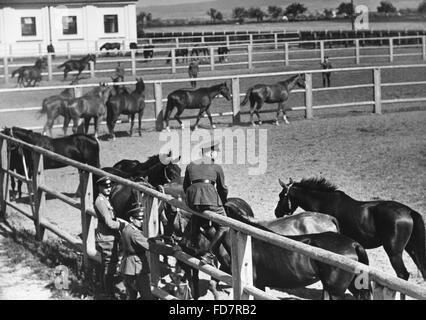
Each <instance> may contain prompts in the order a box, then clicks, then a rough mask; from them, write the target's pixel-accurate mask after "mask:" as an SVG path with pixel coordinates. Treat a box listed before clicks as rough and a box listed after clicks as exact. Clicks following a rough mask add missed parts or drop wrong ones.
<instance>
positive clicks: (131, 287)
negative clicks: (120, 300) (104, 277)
mask: <svg viewBox="0 0 426 320" xmlns="http://www.w3.org/2000/svg"><path fill="white" fill-rule="evenodd" d="M144 211H145V210H144V207H138V208H134V209H132V210H130V211H129V212H128V213H127V215H128V217H129V220H130V223H129V224H128V225H126V226H125V227H124V229H123V232H122V236H121V245H122V249H123V259H122V260H121V265H120V273H121V275H122V277H123V282H124V286H125V287H126V292H127V299H128V300H136V298H137V296H138V293H139V295H140V298H141V299H143V300H152V299H153V295H152V293H151V284H150V279H149V273H150V269H149V264H148V259H147V256H146V248H149V249H150V250H151V251H153V252H155V253H158V254H162V255H173V253H174V252H176V251H178V250H180V247H179V246H174V247H169V246H166V245H161V244H160V243H155V246H152V245H151V243H150V242H149V240H150V239H147V238H146V237H145V236H144V235H143V233H142V226H143V219H144Z"/></svg>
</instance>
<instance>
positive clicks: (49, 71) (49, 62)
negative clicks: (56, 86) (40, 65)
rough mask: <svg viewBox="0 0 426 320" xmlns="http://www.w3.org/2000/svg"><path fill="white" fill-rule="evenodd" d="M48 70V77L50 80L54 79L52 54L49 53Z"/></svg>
mask: <svg viewBox="0 0 426 320" xmlns="http://www.w3.org/2000/svg"><path fill="white" fill-rule="evenodd" d="M47 72H48V74H49V75H48V79H49V81H52V79H53V73H52V54H51V53H48V54H47Z"/></svg>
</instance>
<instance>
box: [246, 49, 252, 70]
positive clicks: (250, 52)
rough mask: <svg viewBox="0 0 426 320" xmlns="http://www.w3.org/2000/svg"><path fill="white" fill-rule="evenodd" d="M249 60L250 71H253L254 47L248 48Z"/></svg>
mask: <svg viewBox="0 0 426 320" xmlns="http://www.w3.org/2000/svg"><path fill="white" fill-rule="evenodd" d="M247 60H248V68H249V70H252V69H253V46H252V45H250V44H249V45H248V46H247Z"/></svg>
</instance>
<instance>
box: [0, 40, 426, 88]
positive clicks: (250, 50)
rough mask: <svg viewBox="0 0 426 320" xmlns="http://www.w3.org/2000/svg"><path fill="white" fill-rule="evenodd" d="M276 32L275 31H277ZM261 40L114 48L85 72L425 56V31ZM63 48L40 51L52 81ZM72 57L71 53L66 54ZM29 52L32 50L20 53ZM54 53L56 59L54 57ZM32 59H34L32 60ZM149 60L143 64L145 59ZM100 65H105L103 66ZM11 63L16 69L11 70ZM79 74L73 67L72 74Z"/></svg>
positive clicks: (5, 66)
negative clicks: (193, 63)
mask: <svg viewBox="0 0 426 320" xmlns="http://www.w3.org/2000/svg"><path fill="white" fill-rule="evenodd" d="M275 35H277V34H275ZM263 41H264V42H263V43H256V41H255V40H253V39H251V40H250V41H249V43H248V44H229V45H228V47H229V48H230V50H231V52H230V53H229V54H227V55H226V57H225V56H223V57H220V56H219V54H218V53H217V49H218V48H219V47H220V46H221V45H220V44H213V45H211V44H208V43H201V44H200V43H185V46H181V47H169V48H155V49H153V52H154V57H153V58H152V59H150V58H144V57H140V55H141V54H143V49H142V50H139V49H132V50H118V51H117V50H116V51H115V53H114V54H116V55H117V56H116V57H108V58H102V59H97V62H96V64H95V63H93V62H92V61H91V62H90V64H89V68H88V70H85V71H83V74H85V75H89V76H90V77H92V78H93V77H106V76H108V75H111V74H112V73H113V72H114V71H115V67H116V64H117V63H118V62H120V63H122V64H123V67H124V69H125V72H126V74H127V75H131V76H132V77H134V76H136V75H137V73H138V72H143V73H144V74H150V73H152V74H156V73H158V72H161V73H164V72H169V73H171V74H175V73H179V72H186V71H187V68H188V66H187V63H188V62H189V61H190V60H191V59H192V58H199V59H200V60H201V63H200V68H201V70H203V69H204V70H210V71H214V70H226V69H229V68H238V69H244V68H246V69H249V70H253V69H254V68H256V67H263V66H265V65H270V64H271V63H277V64H281V65H282V66H285V67H288V66H290V65H300V64H302V63H304V64H306V63H308V64H312V63H317V64H319V63H320V62H321V61H323V60H324V57H326V56H329V58H330V61H335V62H339V63H341V62H343V63H351V64H356V65H358V64H360V63H364V62H371V61H380V62H390V63H393V62H395V61H396V60H398V61H399V62H401V61H402V60H404V61H409V62H415V61H426V36H424V35H421V36H401V37H391V38H368V39H359V38H348V39H345V40H341V39H337V40H336V39H334V40H312V41H287V40H285V41H284V40H282V39H280V38H279V37H278V36H276V37H274V38H273V39H272V40H271V39H269V40H268V39H266V40H263ZM197 46H198V48H202V47H204V48H206V49H207V51H208V55H202V56H198V55H197V56H195V55H193V56H191V51H192V49H194V48H197ZM182 49H187V50H188V51H189V53H188V56H187V57H181V56H178V54H179V51H178V50H182ZM88 52H91V53H94V54H96V55H97V56H98V57H100V56H105V55H106V53H105V51H104V52H101V51H99V50H98V49H97V48H96V49H95V50H93V51H91V50H83V51H81V52H79V54H80V56H81V55H84V54H87V53H88ZM108 54H109V53H108ZM59 55H60V54H59V53H55V54H52V53H44V52H42V51H40V52H39V53H38V56H40V57H42V56H46V57H47V62H48V66H47V72H43V73H42V75H44V76H47V79H48V81H52V80H53V78H54V77H62V76H63V72H59V71H54V70H56V69H57V67H58V66H59V65H60V64H61V63H62V62H63V61H61V62H56V61H57V58H55V57H58V56H59ZM66 56H67V58H68V59H71V53H67V54H66ZM14 58H18V56H13V55H4V56H3V59H2V60H3V63H2V65H1V66H0V69H2V71H0V78H3V79H4V82H5V83H6V84H7V83H9V82H10V81H11V71H13V70H16V69H15V68H19V67H22V66H26V65H28V64H29V63H13V62H11V60H13V59H14ZM19 58H20V59H21V60H22V59H23V58H29V57H28V56H19ZM54 58H55V59H54ZM30 63H32V62H30ZM142 63H143V64H145V66H141V64H142ZM99 65H101V66H102V67H99ZM12 69H13V70H12ZM72 74H75V71H72V72H71V73H70V75H72Z"/></svg>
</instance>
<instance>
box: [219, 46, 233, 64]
mask: <svg viewBox="0 0 426 320" xmlns="http://www.w3.org/2000/svg"><path fill="white" fill-rule="evenodd" d="M229 52H231V50H230V49H229V48H228V47H225V46H224V47H218V48H217V54H218V55H219V62H227V61H228V57H227V55H228V54H229Z"/></svg>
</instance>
